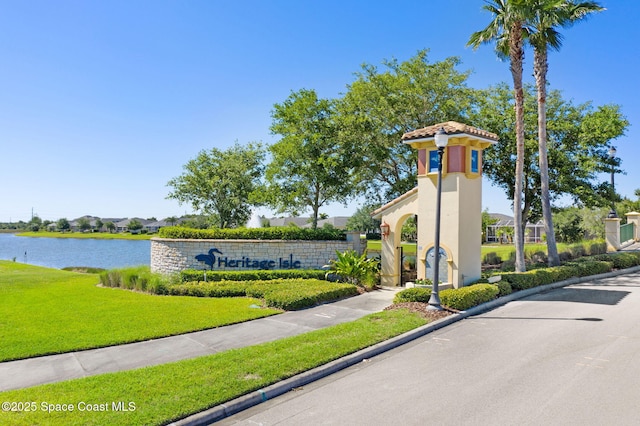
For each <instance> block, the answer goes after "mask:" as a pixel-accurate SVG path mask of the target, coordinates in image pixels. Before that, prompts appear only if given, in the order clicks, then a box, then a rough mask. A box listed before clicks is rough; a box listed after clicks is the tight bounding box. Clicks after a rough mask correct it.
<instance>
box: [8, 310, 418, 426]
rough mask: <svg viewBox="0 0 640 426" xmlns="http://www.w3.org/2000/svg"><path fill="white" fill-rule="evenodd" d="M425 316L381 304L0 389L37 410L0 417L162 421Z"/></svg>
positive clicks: (25, 421)
mask: <svg viewBox="0 0 640 426" xmlns="http://www.w3.org/2000/svg"><path fill="white" fill-rule="evenodd" d="M425 323H426V320H425V319H423V318H421V317H419V316H418V315H417V314H413V313H409V312H407V311H406V310H395V311H384V312H380V313H376V314H372V315H369V316H367V317H364V318H361V319H359V320H357V321H354V322H350V323H345V324H340V325H336V326H333V327H328V328H325V329H321V330H316V331H313V332H310V333H306V334H302V335H299V336H294V337H290V338H286V339H282V340H278V341H274V342H269V343H263V344H260V345H256V346H250V347H246V348H242V349H235V350H231V351H227V352H222V353H219V354H215V355H210V356H206V357H200V358H195V359H191V360H185V361H179V362H176V363H171V364H164V365H160V366H155V367H147V368H143V369H139V370H132V371H125V372H120V373H111V374H105V375H100V376H94V377H88V378H85V379H78V380H72V381H68V382H61V383H54V384H49V385H42V386H36V387H32V388H27V389H21V390H16V391H8V392H2V393H0V400H1V401H9V402H17V401H33V402H35V403H36V407H37V411H35V412H21V413H16V412H1V411H0V424H12V425H32V424H64V425H72V424H73V425H75V424H77V425H106V424H108V425H132V424H140V425H141V424H144V425H151V424H167V423H168V422H170V421H172V420H177V419H179V418H182V417H185V416H187V415H189V414H193V413H196V412H200V411H202V410H204V409H207V408H210V407H213V406H215V405H218V404H220V403H223V402H225V401H228V400H231V399H233V398H235V397H238V396H241V395H243V394H246V393H248V392H251V391H253V390H257V389H260V388H263V387H265V386H267V385H269V384H272V383H275V382H277V381H279V380H282V379H284V378H287V377H291V376H293V375H295V374H298V373H300V372H303V371H306V370H309V369H312V368H314V367H316V366H319V365H322V364H325V363H327V362H330V361H332V360H334V359H336V358H339V357H341V356H344V355H347V354H349V353H353V352H355V351H357V350H359V349H363V348H365V347H368V346H371V345H373V344H375V343H378V342H381V341H384V340H387V339H389V338H391V337H393V336H396V335H399V334H401V333H403V332H406V331H408V330H411V329H413V328H416V327H419V326H421V325H423V324H425ZM365 393H366V392H365ZM43 402H45V403H48V404H73V405H74V408H75V410H74V411H73V412H60V411H58V412H52V413H46V412H43V411H42V408H43V407H42V403H43ZM80 402H84V403H95V404H106V406H107V407H108V411H102V412H95V411H91V412H89V411H80V410H78V404H79V403H80ZM113 402H116V403H118V402H124V406H125V407H129V405H128V404H129V403H133V404H134V407H135V411H127V412H122V411H114V410H113V405H112V403H113ZM98 408H99V407H98Z"/></svg>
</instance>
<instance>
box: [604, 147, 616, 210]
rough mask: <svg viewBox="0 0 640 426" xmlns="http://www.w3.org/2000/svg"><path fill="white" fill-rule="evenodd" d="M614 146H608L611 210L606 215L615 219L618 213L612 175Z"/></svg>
mask: <svg viewBox="0 0 640 426" xmlns="http://www.w3.org/2000/svg"><path fill="white" fill-rule="evenodd" d="M616 152H617V151H616V147H615V146H612V147H611V148H609V159H610V160H611V211H610V212H609V216H607V217H608V218H609V219H615V218H617V217H618V214H617V213H616V203H615V199H616V185H615V182H614V180H613V176H614V172H615V170H614V167H615V164H616V161H615V158H616Z"/></svg>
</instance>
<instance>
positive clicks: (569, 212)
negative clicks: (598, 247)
mask: <svg viewBox="0 0 640 426" xmlns="http://www.w3.org/2000/svg"><path fill="white" fill-rule="evenodd" d="M553 226H554V228H555V235H557V237H558V241H561V242H564V243H577V242H579V241H581V240H582V239H583V238H584V234H585V231H584V228H583V227H582V216H581V215H580V209H579V208H577V207H567V208H564V209H558V211H556V212H555V214H554V215H553Z"/></svg>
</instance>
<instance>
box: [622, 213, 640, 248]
mask: <svg viewBox="0 0 640 426" xmlns="http://www.w3.org/2000/svg"><path fill="white" fill-rule="evenodd" d="M625 216H627V223H633V239H634V240H635V241H636V242H638V241H640V213H638V212H631V213H627V214H626V215H625Z"/></svg>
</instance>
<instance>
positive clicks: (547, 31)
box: [527, 0, 603, 266]
mask: <svg viewBox="0 0 640 426" xmlns="http://www.w3.org/2000/svg"><path fill="white" fill-rule="evenodd" d="M529 5H530V6H529V7H530V13H529V14H528V17H527V18H528V19H527V29H528V31H529V42H530V43H531V45H532V46H533V75H534V76H535V80H536V90H537V94H538V150H539V154H538V162H539V165H540V195H541V199H542V217H543V219H544V229H545V234H546V236H547V252H548V254H549V257H548V258H549V265H550V266H557V265H559V264H560V257H559V256H558V248H557V247H556V240H555V235H554V227H553V218H552V215H551V200H550V196H549V171H548V159H547V117H546V99H547V71H548V68H549V63H548V50H549V49H552V50H556V51H557V50H560V47H561V45H562V37H561V34H560V33H559V32H558V30H557V28H558V27H568V26H570V25H572V24H573V23H574V22H576V21H577V20H580V19H583V18H585V17H586V16H587V15H588V14H590V13H593V12H597V11H601V10H603V8H602V7H601V6H600V5H598V4H597V3H596V2H580V3H575V2H573V1H567V0H535V1H533V2H531V1H529Z"/></svg>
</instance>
